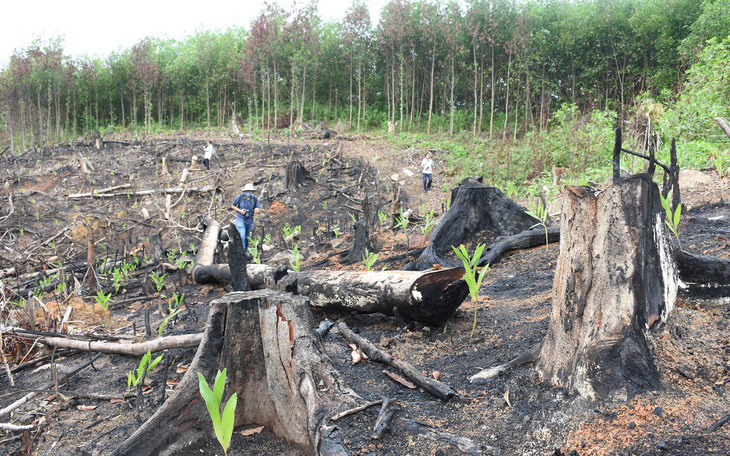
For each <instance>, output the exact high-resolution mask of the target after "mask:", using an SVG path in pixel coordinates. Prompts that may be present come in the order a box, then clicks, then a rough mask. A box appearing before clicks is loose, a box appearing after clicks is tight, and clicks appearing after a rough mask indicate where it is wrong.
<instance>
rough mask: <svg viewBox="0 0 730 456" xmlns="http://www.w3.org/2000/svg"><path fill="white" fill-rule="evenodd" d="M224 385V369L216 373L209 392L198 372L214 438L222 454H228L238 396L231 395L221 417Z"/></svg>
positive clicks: (206, 383)
mask: <svg viewBox="0 0 730 456" xmlns="http://www.w3.org/2000/svg"><path fill="white" fill-rule="evenodd" d="M225 385H226V369H223V372H221V371H218V373H217V374H216V376H215V381H214V382H213V389H212V390H211V389H210V387H209V386H208V382H207V381H206V380H205V377H203V374H201V373H200V372H198V386H199V388H200V395H201V396H202V397H203V400H205V406H206V407H207V408H208V414H209V415H210V419H211V420H212V421H213V430H214V431H215V437H216V438H217V439H218V442H219V443H220V444H221V447H223V453H224V454H226V455H227V454H228V447H229V445H230V444H231V437H232V436H233V422H234V420H235V417H236V403H237V402H238V396H237V394H236V393H233V395H232V396H231V398H230V399H228V403H227V404H226V406H225V408H224V409H223V415H221V413H220V410H221V403H222V402H223V389H224V388H225Z"/></svg>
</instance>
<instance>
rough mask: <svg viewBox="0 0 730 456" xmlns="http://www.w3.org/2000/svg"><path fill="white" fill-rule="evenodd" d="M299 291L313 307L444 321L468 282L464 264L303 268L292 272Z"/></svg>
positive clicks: (465, 291)
mask: <svg viewBox="0 0 730 456" xmlns="http://www.w3.org/2000/svg"><path fill="white" fill-rule="evenodd" d="M291 275H293V276H294V277H295V278H296V281H297V284H296V289H297V294H300V295H303V296H307V297H309V299H310V301H311V305H312V306H313V307H320V308H323V309H328V310H333V309H336V310H355V311H357V312H362V313H374V312H379V313H383V314H385V315H391V316H393V315H394V312H393V308H394V307H395V308H396V309H397V310H398V312H399V313H400V314H401V315H402V316H403V318H405V319H407V320H415V321H420V322H422V323H425V324H427V325H431V326H440V325H442V324H443V323H444V322H445V321H446V320H448V318H449V317H450V316H451V315H452V314H453V313H454V312H455V311H456V309H457V308H458V307H459V306H460V305H461V303H462V302H463V301H464V299H465V298H466V296H467V295H468V294H469V287H468V285H467V284H466V281H464V280H463V277H464V268H452V269H436V270H432V271H425V272H418V271H367V272H359V271H304V272H299V273H292V274H291Z"/></svg>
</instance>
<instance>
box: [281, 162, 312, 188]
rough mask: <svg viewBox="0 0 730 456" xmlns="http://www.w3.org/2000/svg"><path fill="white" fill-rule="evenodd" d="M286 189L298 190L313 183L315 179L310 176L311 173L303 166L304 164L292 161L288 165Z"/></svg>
mask: <svg viewBox="0 0 730 456" xmlns="http://www.w3.org/2000/svg"><path fill="white" fill-rule="evenodd" d="M285 181H286V188H287V190H288V189H296V188H297V187H299V186H301V185H304V184H306V183H307V182H313V181H314V178H312V176H311V175H310V174H309V171H307V169H306V168H305V167H304V165H302V162H300V161H298V160H292V161H290V162H289V163H287V165H286V177H285Z"/></svg>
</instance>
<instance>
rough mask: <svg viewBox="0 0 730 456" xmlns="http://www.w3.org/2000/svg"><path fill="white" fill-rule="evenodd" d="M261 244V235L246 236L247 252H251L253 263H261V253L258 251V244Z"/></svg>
mask: <svg viewBox="0 0 730 456" xmlns="http://www.w3.org/2000/svg"><path fill="white" fill-rule="evenodd" d="M260 244H261V236H260V235H259V236H256V237H255V238H251V237H249V238H248V249H247V250H248V253H250V254H251V258H253V262H254V263H261V254H260V253H259V245H260Z"/></svg>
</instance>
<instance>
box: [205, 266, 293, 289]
mask: <svg viewBox="0 0 730 456" xmlns="http://www.w3.org/2000/svg"><path fill="white" fill-rule="evenodd" d="M286 269H287V268H286V266H284V265H277V266H269V265H266V264H257V263H248V264H246V275H247V276H248V282H249V284H250V285H251V288H252V289H254V290H260V289H262V288H276V283H278V282H279V281H280V280H281V279H282V277H284V276H286V275H287V270H286ZM194 278H195V281H196V282H197V283H201V284H206V283H220V284H226V283H231V280H232V279H231V267H230V266H229V265H227V264H211V265H207V266H199V267H198V268H197V269H196V270H195V277H194Z"/></svg>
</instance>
